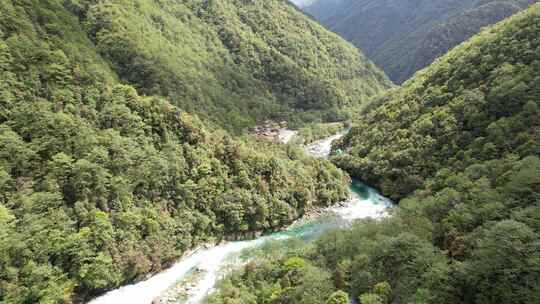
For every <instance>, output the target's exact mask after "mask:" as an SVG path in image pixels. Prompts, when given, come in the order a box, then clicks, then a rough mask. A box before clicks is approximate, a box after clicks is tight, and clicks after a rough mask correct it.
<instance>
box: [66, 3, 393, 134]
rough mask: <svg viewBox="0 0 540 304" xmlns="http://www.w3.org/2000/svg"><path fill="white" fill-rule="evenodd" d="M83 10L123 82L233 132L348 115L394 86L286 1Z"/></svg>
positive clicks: (126, 5)
mask: <svg viewBox="0 0 540 304" xmlns="http://www.w3.org/2000/svg"><path fill="white" fill-rule="evenodd" d="M68 2H70V1H68ZM79 7H80V6H79ZM81 10H82V11H81ZM76 11H77V12H80V14H81V18H82V22H83V23H84V25H85V29H86V30H87V32H88V34H89V36H90V38H91V39H92V41H93V42H94V43H95V45H96V47H97V49H98V51H99V52H100V54H102V55H103V56H104V57H105V58H106V59H107V60H108V61H109V62H110V64H111V66H112V67H113V69H114V70H115V71H116V72H117V73H118V75H119V76H120V78H121V79H122V80H123V81H125V82H128V83H130V84H132V85H133V86H135V87H136V88H137V89H138V90H139V92H142V93H144V94H147V95H154V94H158V95H162V96H166V97H168V98H169V99H170V101H171V103H172V104H175V105H178V106H179V107H180V108H182V109H183V110H186V111H188V112H193V113H197V114H199V115H200V116H201V117H203V118H205V119H207V120H210V121H213V122H215V123H217V124H219V125H220V126H222V127H225V128H227V129H228V130H232V131H237V132H238V131H241V130H243V129H245V128H247V127H250V126H253V125H254V124H255V122H256V121H258V120H262V119H264V118H277V117H280V118H285V119H290V120H294V121H295V123H298V124H302V123H304V122H309V121H334V120H338V119H343V118H344V117H343V113H341V111H340V109H341V107H343V106H345V105H358V104H360V103H364V102H365V101H367V99H368V98H370V97H371V96H374V95H375V94H377V93H379V92H381V91H382V90H384V89H386V88H388V87H389V86H390V82H389V81H388V80H387V79H386V77H385V76H384V74H383V73H381V72H380V71H378V70H377V68H375V67H374V65H373V64H371V63H370V62H369V61H368V60H367V59H365V58H364V57H363V55H362V54H360V53H359V51H358V50H357V49H355V48H354V47H352V46H351V45H349V44H348V43H346V42H344V41H343V40H342V39H341V38H339V37H337V36H336V35H334V34H332V33H330V32H328V31H326V30H325V29H323V28H322V27H321V26H320V25H318V24H317V23H315V22H314V21H312V20H310V19H309V18H307V17H306V16H304V15H303V14H302V13H301V12H299V11H297V10H296V9H295V8H294V7H292V6H291V5H289V4H288V3H287V2H286V1H283V0H271V1H239V0H225V1H193V0H192V1H183V2H182V1H180V2H178V1H176V2H174V1H164V2H159V3H158V2H156V1H150V0H143V1H137V2H133V1H126V0H114V1H107V2H97V1H95V2H92V4H91V5H88V6H86V7H83V8H80V9H77V10H76ZM134 20H136V22H134Z"/></svg>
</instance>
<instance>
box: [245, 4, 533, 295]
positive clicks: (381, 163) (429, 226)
mask: <svg viewBox="0 0 540 304" xmlns="http://www.w3.org/2000/svg"><path fill="white" fill-rule="evenodd" d="M539 33H540V5H539V4H537V5H534V6H533V7H531V8H530V9H528V10H526V11H524V12H523V13H520V14H518V15H516V16H514V17H512V18H510V19H508V20H506V21H504V22H502V23H500V24H499V25H496V26H495V27H493V28H491V29H487V30H486V31H484V32H483V33H481V34H480V35H478V36H476V37H475V38H473V39H472V40H470V41H469V42H466V43H465V44H463V45H462V46H460V47H458V48H456V49H454V50H453V51H451V52H450V53H449V54H448V55H446V56H445V57H443V58H441V59H440V60H439V61H437V62H436V63H435V64H433V65H432V66H431V67H429V68H428V69H427V70H424V71H422V72H421V73H419V74H417V75H416V76H415V77H414V78H413V79H412V80H411V81H410V82H408V83H407V84H406V85H405V86H404V87H403V88H401V89H398V90H396V91H393V92H390V93H389V94H387V95H386V96H383V97H382V98H381V99H380V100H378V101H377V102H376V103H374V104H372V105H371V107H370V108H368V109H366V110H365V112H364V113H363V114H362V115H361V116H360V117H359V120H358V123H357V125H356V126H355V127H353V128H352V130H351V132H350V133H349V134H348V135H347V136H346V138H345V139H344V140H343V141H342V142H341V143H340V144H339V145H338V146H339V147H341V148H343V149H344V150H345V151H346V153H345V155H343V156H339V157H336V158H335V159H334V160H335V161H336V163H338V164H339V165H340V166H342V167H343V168H346V169H349V170H350V172H351V173H352V174H355V175H357V176H360V177H362V178H364V179H365V180H367V181H369V182H370V183H372V184H373V185H376V186H377V187H379V188H381V189H382V190H383V191H384V192H385V193H386V194H388V195H391V196H392V197H394V198H396V200H399V201H397V202H398V203H399V204H398V205H397V206H395V207H394V208H393V209H392V211H391V212H392V216H391V217H388V218H384V219H380V220H369V219H367V220H361V221H358V222H356V223H355V224H353V226H352V227H349V228H343V229H340V230H336V231H331V232H328V233H326V234H325V235H323V236H322V237H321V238H320V239H318V240H317V241H316V242H315V244H314V245H307V246H306V247H305V249H304V250H303V251H302V252H303V254H302V255H298V254H297V253H295V254H294V256H295V257H300V258H303V259H304V261H305V262H306V263H308V264H312V265H317V267H319V268H321V269H322V270H324V271H326V272H327V273H329V274H330V275H331V276H332V283H333V284H332V285H333V286H331V287H332V288H333V290H334V291H335V290H344V291H346V292H348V293H349V294H350V295H351V296H352V297H354V298H355V299H359V301H360V303H361V304H365V303H370V304H386V303H426V304H427V303H430V304H431V303H432V304H441V303H444V304H454V303H464V304H469V303H471V304H472V303H498V302H500V303H523V304H525V303H537V302H539V301H540V288H539V285H538V282H540V258H539V252H540V249H539V248H538V246H539V244H540V242H539V238H540V234H539V233H540V224H539V223H540V187H539V186H540V183H539V176H540V174H539V170H540V158H539V155H540V153H539V151H540V146H539V143H540V140H539V135H540V125H539V123H538V117H537V115H536V114H535V113H537V108H538V102H539V101H540V91H539V90H538V88H539V84H540V83H539V82H538V81H539V78H538V75H539V73H540V57H539V56H540V38H539V37H540V34H539ZM294 251H296V252H299V251H300V250H298V249H295V250H294ZM267 259H268V260H272V259H271V258H267ZM282 277H284V276H283V274H282ZM259 281H260V280H252V279H249V280H245V282H259ZM293 288H294V287H293ZM288 292H289V293H294V291H288ZM278 303H281V302H278ZM286 303H298V302H295V301H290V302H286Z"/></svg>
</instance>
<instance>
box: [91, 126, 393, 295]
mask: <svg viewBox="0 0 540 304" xmlns="http://www.w3.org/2000/svg"><path fill="white" fill-rule="evenodd" d="M341 136H343V134H338V135H335V136H332V137H330V138H328V139H325V140H322V141H318V142H316V143H313V144H311V145H309V146H308V147H306V152H307V153H309V154H311V155H313V156H316V157H327V156H328V154H329V153H330V146H331V143H332V141H334V140H336V139H338V138H340V137H341ZM389 205H390V201H389V200H387V199H386V198H384V197H382V196H381V195H379V194H378V193H377V192H376V191H375V190H373V189H368V191H367V197H366V198H362V197H360V196H359V195H358V194H356V193H351V198H350V199H349V200H348V201H347V202H346V203H344V204H342V205H341V206H338V207H330V208H328V211H330V212H333V213H335V214H337V215H339V216H340V217H342V218H343V219H345V220H354V219H362V218H368V217H371V218H379V217H382V216H386V209H387V208H388V206H389ZM288 237H289V236H286V235H283V234H274V235H270V236H265V237H260V238H258V239H256V240H252V241H240V242H232V243H227V244H224V245H219V246H216V247H213V248H209V249H201V250H198V251H196V252H194V253H193V254H191V255H190V256H188V257H186V258H184V259H182V260H181V261H179V262H178V263H176V264H175V265H174V266H173V267H171V268H170V269H168V270H166V271H163V272H161V273H159V274H157V275H155V276H153V277H151V278H149V279H148V280H145V281H142V282H139V283H136V284H132V285H126V286H123V287H120V288H118V289H116V290H113V291H110V292H108V293H106V294H105V295H103V296H101V297H98V298H96V299H94V300H92V301H90V302H89V303H88V304H123V303H126V304H150V303H153V302H152V301H154V300H155V299H158V298H159V297H160V296H161V295H163V294H164V293H165V292H166V291H167V290H168V289H169V288H171V287H172V286H174V285H175V284H177V283H178V282H179V281H181V280H182V279H183V278H184V277H185V276H186V275H188V274H189V273H190V271H191V270H193V269H194V268H198V269H200V270H202V272H203V273H204V276H203V277H202V279H201V280H199V281H198V282H196V283H195V284H196V285H195V286H194V288H193V289H191V290H190V294H189V298H188V300H187V302H186V304H199V303H201V302H202V301H203V299H204V298H205V297H206V296H207V295H208V294H209V293H211V292H212V290H213V288H214V286H215V284H216V282H217V281H218V280H219V279H220V278H221V277H222V276H223V275H225V273H224V271H223V269H222V266H223V265H224V263H225V261H226V259H227V258H228V257H230V256H231V255H233V254H235V253H239V252H241V251H242V250H244V249H246V248H250V247H255V246H258V245H260V244H262V243H263V242H265V241H267V240H271V239H273V240H279V239H286V238H288Z"/></svg>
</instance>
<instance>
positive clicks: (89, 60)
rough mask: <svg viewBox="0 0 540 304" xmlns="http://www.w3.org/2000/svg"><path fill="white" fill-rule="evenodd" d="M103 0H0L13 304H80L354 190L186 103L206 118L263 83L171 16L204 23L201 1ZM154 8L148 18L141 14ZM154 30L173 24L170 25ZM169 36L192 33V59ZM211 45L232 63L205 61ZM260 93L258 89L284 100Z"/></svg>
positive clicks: (320, 164) (3, 213)
mask: <svg viewBox="0 0 540 304" xmlns="http://www.w3.org/2000/svg"><path fill="white" fill-rule="evenodd" d="M96 3H97V2H96ZM99 3H100V4H98V5H90V6H84V5H83V4H86V5H89V4H91V3H90V2H87V1H81V2H69V1H53V0H50V1H44V0H39V1H38V0H35V1H31V0H27V1H10V0H0V7H2V9H1V10H0V79H1V81H0V302H1V303H73V302H81V301H82V300H84V299H87V298H88V297H90V296H92V295H95V294H97V293H100V292H103V291H105V290H107V289H110V288H113V287H115V286H118V285H120V284H123V283H125V282H129V281H133V280H135V279H137V278H142V277H144V276H145V275H147V274H149V273H152V272H156V271H159V270H160V269H162V268H163V267H165V266H166V265H168V263H170V262H172V261H174V260H175V259H177V258H178V257H179V256H181V255H182V254H183V253H184V252H185V251H186V250H187V249H189V248H191V247H193V246H195V245H197V244H200V243H202V242H207V241H212V240H219V239H221V238H223V237H227V236H243V235H249V234H251V233H254V232H257V231H265V230H274V229H278V228H280V227H283V226H284V225H287V224H290V223H291V222H292V221H294V220H295V219H296V218H298V217H299V216H301V215H302V214H303V213H304V212H306V210H308V209H310V208H312V207H313V206H314V205H329V204H333V203H335V202H337V201H340V200H342V199H344V198H345V197H346V195H347V189H346V179H345V177H344V176H343V174H342V173H341V171H339V170H337V169H336V168H335V167H334V166H333V165H331V164H330V163H329V162H326V161H321V160H314V159H310V158H307V157H305V156H304V155H303V153H302V152H301V151H298V150H296V149H294V148H292V147H277V146H273V145H271V144H269V143H265V142H253V141H251V140H249V139H245V140H243V139H237V138H232V137H231V136H230V135H228V134H227V133H225V132H224V131H219V130H217V131H212V132H210V131H209V129H210V128H208V127H207V124H206V123H205V122H201V121H200V120H199V119H198V118H197V117H196V116H194V115H191V114H188V113H187V112H186V111H185V109H184V108H181V107H179V106H177V105H180V106H185V108H187V109H191V108H190V107H189V106H188V101H190V100H191V106H192V107H193V108H196V109H191V110H193V111H194V112H204V111H206V110H209V111H210V110H211V109H210V108H206V106H207V105H209V104H207V103H205V102H210V101H209V99H207V98H209V97H211V96H214V97H215V98H220V96H221V97H223V98H225V97H224V96H225V95H223V96H222V95H221V94H224V92H225V91H219V90H221V88H225V86H223V87H221V86H220V85H221V84H224V83H225V82H230V83H231V84H230V86H229V87H228V88H230V89H231V90H232V89H234V90H237V93H235V94H236V95H234V94H233V93H234V92H232V91H231V94H230V95H231V96H233V97H231V98H233V99H229V101H230V102H235V101H236V100H244V99H243V98H244V97H245V96H243V95H242V94H247V93H248V92H251V91H253V92H255V90H256V89H259V87H250V85H251V84H253V83H259V86H263V82H262V81H261V82H253V81H254V80H253V79H252V78H249V77H247V76H246V75H252V74H250V73H245V74H241V73H237V72H238V71H241V69H240V67H239V66H240V65H235V64H234V63H233V62H232V61H231V62H229V63H228V64H225V63H226V62H227V60H229V59H227V58H230V60H232V57H231V56H232V55H231V54H232V53H230V52H229V51H228V50H227V49H225V48H221V49H220V48H219V47H217V48H216V49H214V48H210V49H206V47H209V46H210V44H211V43H215V44H216V45H221V42H220V41H218V40H216V39H217V38H216V37H214V36H211V35H208V36H194V37H198V38H193V37H190V36H186V35H187V33H185V32H181V31H188V30H189V31H193V32H195V31H203V30H204V28H203V27H202V25H199V27H197V26H193V27H187V26H183V27H180V26H178V27H172V26H171V24H176V23H180V20H185V22H188V21H189V20H194V19H193V18H195V20H199V19H198V18H200V17H196V16H195V15H193V13H192V10H193V9H194V8H190V9H188V8H187V6H184V5H183V4H182V5H180V4H173V2H165V1H161V3H162V6H163V7H162V8H161V10H158V6H159V5H158V4H156V3H158V2H153V1H152V2H151V1H148V2H145V1H139V2H132V1H130V2H129V3H130V4H128V2H126V3H125V6H121V5H119V4H114V3H111V2H107V3H103V2H102V1H99ZM133 3H138V4H137V5H142V6H141V7H139V8H137V7H136V5H135V4H133ZM164 3H168V4H170V5H171V6H170V7H167V6H166V5H165V4H164ZM221 3H223V2H221ZM156 5H157V6H156ZM223 5H225V4H223ZM276 5H277V4H276ZM173 7H176V8H178V7H185V12H186V14H187V15H182V14H181V13H180V11H174V14H173V12H172V11H168V9H171V10H172V9H173ZM218 8H219V5H218V4H216V8H215V9H216V10H217V9H218ZM142 11H144V12H145V13H146V14H149V15H148V16H147V17H148V19H147V18H144V16H143V15H144V14H143V13H140V15H136V14H135V12H142ZM73 12H77V14H76V15H74V13H73ZM158 12H161V13H163V14H162V15H160V14H157V13H158ZM165 12H169V13H170V14H165ZM154 13H155V15H154ZM124 14H126V16H130V19H124V17H121V16H124ZM129 14H134V15H129ZM201 14H202V12H201ZM284 14H285V15H286V14H287V13H286V12H284ZM113 16H120V17H118V18H116V17H114V18H113ZM173 16H175V17H174V18H173ZM79 18H81V19H82V20H84V22H81V19H79ZM160 18H164V19H160ZM205 18H206V17H205ZM208 18H210V17H208ZM128 21H129V22H128ZM260 21H264V19H260ZM194 22H195V21H194ZM197 22H199V21H197ZM169 23H171V24H169ZM261 23H264V22H261ZM149 24H154V25H153V26H157V25H156V24H162V25H163V27H162V28H161V30H160V31H159V34H158V33H156V32H154V31H153V29H155V28H154V27H150V25H149ZM166 24H169V25H168V26H165V25H166ZM147 26H148V27H147ZM134 27H135V28H136V29H133V28H134ZM137 27H140V28H137ZM115 29H118V31H116V30H115ZM131 30H133V31H131ZM176 31H178V32H176ZM203 32H204V31H203ZM87 34H90V36H87ZM132 35H135V37H133V36H132ZM201 35H202V34H201ZM205 37H206V38H205ZM233 37H234V36H233ZM328 37H330V38H329V39H330V40H331V41H338V43H339V40H337V38H335V37H334V36H333V35H329V36H328ZM203 38H205V39H207V41H206V42H205V46H204V47H203V46H198V47H197V48H195V46H196V44H197V43H202V41H203V40H204V39H203ZM168 39H171V40H174V41H176V42H178V43H179V44H178V45H180V41H185V42H186V43H185V44H183V46H184V48H183V49H182V52H183V53H182V54H184V56H177V55H179V54H181V53H176V51H177V50H176V49H175V47H174V45H173V44H168ZM122 41H123V42H124V43H122ZM206 43H208V44H206ZM242 45H243V44H242ZM334 47H336V48H337V49H338V50H340V49H339V47H337V46H331V47H330V48H332V49H334ZM190 48H192V49H190ZM306 49H307V47H306ZM188 50H190V52H191V53H188ZM225 50H227V51H225ZM206 51H208V52H206ZM212 52H215V55H216V56H217V55H219V54H223V57H220V58H222V59H220V60H223V65H221V66H219V65H217V63H216V62H215V61H214V59H215V58H214V59H208V58H206V59H208V60H206V61H205V59H204V58H203V57H201V58H199V57H197V56H206V55H208V54H210V53H212ZM269 52H270V53H271V54H277V53H275V52H277V51H275V50H269ZM254 54H255V53H254ZM227 56H229V57H227ZM276 56H278V55H276ZM280 56H281V55H279V56H278V57H279V58H283V60H284V61H285V63H284V65H283V66H287V67H292V66H296V63H295V62H294V61H292V60H291V59H290V57H280ZM344 56H345V55H344ZM239 58H245V57H243V56H238V57H237V58H236V59H238V60H240V59H239ZM253 58H255V57H253ZM358 60H359V59H358ZM321 61H324V60H323V59H321ZM308 62H309V60H308ZM173 63H174V64H178V65H179V66H182V64H183V63H185V65H184V67H188V66H192V67H193V69H192V70H185V69H184V70H181V69H180V70H176V69H174V66H173ZM328 64H329V65H330V67H329V69H328V70H327V72H329V73H331V72H332V71H334V72H335V70H332V69H331V67H332V65H331V64H330V63H328ZM195 66H197V67H198V69H195ZM227 66H231V67H233V68H232V70H224V73H227V74H226V75H227V77H224V78H222V79H221V80H222V81H224V82H219V81H216V78H214V77H217V75H218V74H217V72H218V71H220V73H221V71H222V70H221V69H222V68H225V67H227ZM212 69H215V71H216V73H210V71H211V70H212ZM246 69H247V67H246ZM336 69H337V68H336ZM177 73H185V74H177ZM302 73H306V74H305V75H306V77H307V78H306V79H308V78H309V77H312V76H309V73H307V72H306V71H304V72H302ZM336 73H337V72H336ZM224 75H225V74H224ZM224 75H221V76H224ZM253 75H254V74H253ZM250 77H251V76H250ZM291 77H292V76H291ZM203 79H206V80H205V81H202V80H203ZM309 79H311V78H309ZM188 80H189V81H188ZM244 80H246V81H248V82H245V83H242V81H244ZM169 81H170V82H169ZM309 81H311V80H309ZM350 81H354V80H350ZM123 82H128V83H131V84H133V85H134V86H135V87H133V86H130V85H128V84H125V83H123ZM181 83H184V84H186V86H187V85H194V86H196V87H192V88H191V89H186V90H182V88H183V87H182V86H180V84H181ZM176 84H178V86H175V85H176ZM244 85H245V86H244ZM212 88H215V89H216V91H212ZM187 92H190V93H189V94H188V93H187ZM257 92H258V93H257V94H259V95H254V96H251V97H252V98H256V97H257V96H262V95H260V94H263V95H265V94H266V95H267V96H272V95H271V94H270V93H268V92H267V91H264V89H263V90H262V92H263V93H260V92H259V91H257ZM154 93H155V94H158V95H166V96H168V97H169V98H164V97H162V96H158V95H151V94H154ZM184 93H186V95H185V96H184V97H181V96H180V95H179V94H184ZM195 93H197V94H198V95H197V96H195V95H196V94H195ZM193 94H195V95H193ZM229 97H230V96H229ZM240 97H242V98H240ZM197 98H199V99H197ZM236 98H238V99H236ZM217 100H220V99H216V101H217ZM215 106H216V107H217V109H221V107H219V104H215ZM223 106H224V107H225V104H224V105H223ZM231 106H234V107H239V108H238V109H240V107H241V106H242V104H240V103H239V104H236V103H231ZM206 113H207V114H210V112H206ZM226 117H228V116H227V115H225V114H224V116H222V117H220V119H225V118H226Z"/></svg>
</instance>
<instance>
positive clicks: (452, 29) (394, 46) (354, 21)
mask: <svg viewBox="0 0 540 304" xmlns="http://www.w3.org/2000/svg"><path fill="white" fill-rule="evenodd" d="M534 2H536V1H535V0H475V1H470V0H467V1H465V0H436V1H424V0H417V1H410V0H408V1H398V0H384V1H374V0H361V1H352V0H319V1H317V2H314V3H313V4H312V5H310V6H307V7H305V8H304V9H305V11H306V12H308V13H310V14H312V15H313V16H315V18H317V19H318V20H320V21H321V23H322V24H324V25H326V26H327V27H328V28H329V29H331V30H333V31H335V32H336V33H339V34H340V35H342V36H343V37H345V38H346V39H347V40H349V41H351V42H353V43H354V44H355V45H356V46H358V47H359V48H360V49H361V50H363V51H364V52H366V54H367V56H368V57H369V58H371V59H372V60H373V61H374V62H375V63H376V64H377V65H378V66H379V67H381V68H382V69H383V70H384V71H385V72H386V73H387V74H388V75H389V77H390V78H391V79H392V80H393V81H394V82H396V83H402V82H404V81H405V80H407V79H408V78H410V77H411V76H412V75H413V74H414V73H415V72H416V71H418V70H420V69H422V68H424V67H426V66H427V65H429V64H430V63H431V62H433V60H435V59H436V58H437V57H440V56H441V55H443V54H445V53H446V52H447V51H448V50H450V49H451V48H453V47H454V46H456V45H458V44H459V43H461V42H463V41H465V40H466V39H468V38H469V37H471V36H472V35H474V34H476V33H478V32H479V31H480V30H481V28H482V27H484V26H487V25H491V24H494V23H496V22H498V21H500V20H502V19H504V18H506V17H508V16H510V15H512V14H514V13H516V12H518V11H520V10H522V9H524V8H526V7H528V5H530V4H531V3H534Z"/></svg>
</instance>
